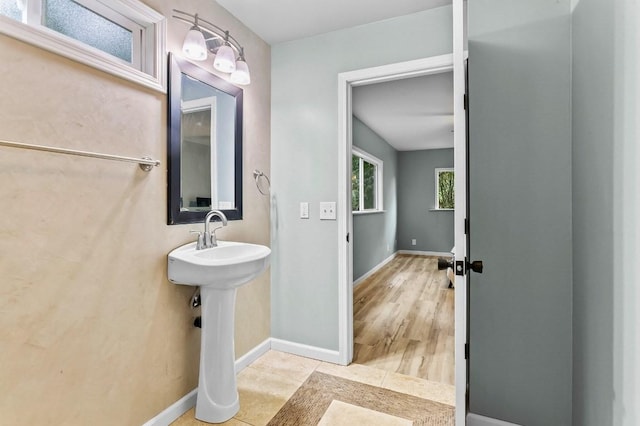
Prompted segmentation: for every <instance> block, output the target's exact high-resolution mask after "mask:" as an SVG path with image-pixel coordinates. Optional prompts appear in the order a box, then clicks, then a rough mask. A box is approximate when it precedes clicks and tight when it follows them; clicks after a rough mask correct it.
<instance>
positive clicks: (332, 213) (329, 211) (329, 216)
mask: <svg viewBox="0 0 640 426" xmlns="http://www.w3.org/2000/svg"><path fill="white" fill-rule="evenodd" d="M320 220H336V203H335V201H322V202H320Z"/></svg>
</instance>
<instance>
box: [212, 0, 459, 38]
mask: <svg viewBox="0 0 640 426" xmlns="http://www.w3.org/2000/svg"><path fill="white" fill-rule="evenodd" d="M217 2H218V4H220V5H221V6H222V7H224V8H225V9H227V10H228V11H229V12H230V13H231V14H232V15H234V16H235V17H236V18H238V19H239V20H240V21H241V22H242V23H243V24H244V25H246V26H247V27H249V28H251V30H253V31H254V32H255V33H256V34H258V36H260V38H262V39H263V40H264V41H266V42H267V43H269V44H277V43H282V42H285V41H290V40H296V39H299V38H304V37H309V36H313V35H317V34H322V33H327V32H329V31H335V30H340V29H343V28H349V27H353V26H356V25H363V24H368V23H371V22H376V21H382V20H384V19H389V18H394V17H396V16H402V15H409V14H411V13H416V12H420V11H423V10H427V9H433V8H435V7H440V6H444V5H447V4H451V0H393V1H390V0H348V1H345V0H322V1H319V0H269V1H266V0H217Z"/></svg>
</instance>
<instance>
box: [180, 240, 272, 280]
mask: <svg viewBox="0 0 640 426" xmlns="http://www.w3.org/2000/svg"><path fill="white" fill-rule="evenodd" d="M270 255H271V249H269V247H265V246H261V245H258V244H249V243H237V242H232V241H218V246H217V247H211V248H208V249H202V250H196V243H195V242H193V243H189V244H185V245H183V246H181V247H178V248H176V249H175V250H173V251H172V252H171V253H169V266H168V275H169V281H171V282H172V283H174V284H183V285H196V286H207V287H209V286H210V287H214V288H218V289H225V288H234V287H239V286H241V285H242V284H244V283H246V282H248V281H251V280H252V279H253V278H255V277H256V276H258V275H259V274H260V273H261V272H262V271H264V270H265V269H266V268H267V266H269V256H270Z"/></svg>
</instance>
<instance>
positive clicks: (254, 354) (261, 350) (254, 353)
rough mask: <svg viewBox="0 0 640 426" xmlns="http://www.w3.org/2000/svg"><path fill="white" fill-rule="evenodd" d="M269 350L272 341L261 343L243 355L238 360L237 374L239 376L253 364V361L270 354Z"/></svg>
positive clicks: (267, 340)
mask: <svg viewBox="0 0 640 426" xmlns="http://www.w3.org/2000/svg"><path fill="white" fill-rule="evenodd" d="M269 349H271V339H270V338H269V339H265V341H264V342H262V343H260V344H259V345H258V346H256V347H255V348H253V349H251V350H250V351H249V352H247V353H246V354H244V355H242V356H241V357H240V358H238V359H237V360H236V364H235V365H236V374H238V373H239V372H241V371H242V370H244V369H245V368H246V367H248V366H249V364H251V363H252V362H253V361H255V360H257V359H258V358H260V357H261V356H262V355H264V354H266V353H267V352H269Z"/></svg>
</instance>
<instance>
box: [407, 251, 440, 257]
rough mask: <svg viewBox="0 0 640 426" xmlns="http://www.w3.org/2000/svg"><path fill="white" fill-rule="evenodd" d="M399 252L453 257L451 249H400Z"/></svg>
mask: <svg viewBox="0 0 640 426" xmlns="http://www.w3.org/2000/svg"><path fill="white" fill-rule="evenodd" d="M398 253H399V254H417V255H422V256H438V257H452V256H451V252H450V251H420V250H398Z"/></svg>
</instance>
